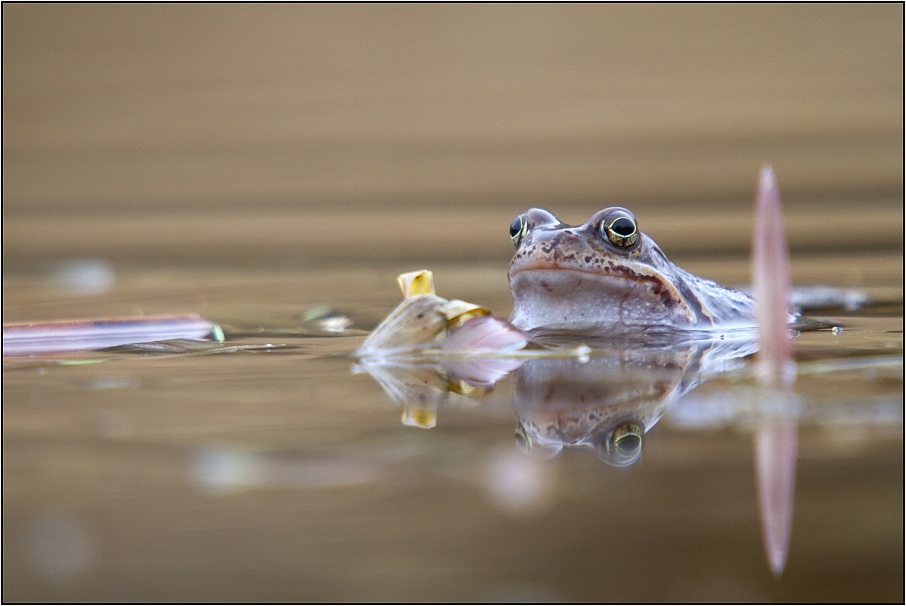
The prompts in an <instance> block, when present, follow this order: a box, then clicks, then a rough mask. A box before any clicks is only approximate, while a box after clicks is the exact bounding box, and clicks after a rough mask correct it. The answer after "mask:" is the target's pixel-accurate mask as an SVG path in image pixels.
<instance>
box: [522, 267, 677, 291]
mask: <svg viewBox="0 0 906 606" xmlns="http://www.w3.org/2000/svg"><path fill="white" fill-rule="evenodd" d="M607 269H608V271H606V272H604V271H595V270H589V269H585V268H573V267H569V268H567V267H556V266H550V265H530V266H528V267H521V268H519V269H517V270H516V271H513V272H510V274H509V279H510V283H511V284H512V283H513V280H514V279H515V278H517V277H520V278H521V279H522V280H531V279H532V278H537V280H538V283H539V285H540V286H541V287H543V288H544V289H545V290H547V291H548V292H554V290H561V289H562V290H567V289H568V290H570V291H572V292H574V291H575V289H577V288H580V287H581V286H582V285H583V280H584V279H589V280H590V281H591V283H593V284H594V285H595V286H596V287H601V286H603V287H605V289H607V290H610V288H607V287H608V286H609V287H611V288H613V287H617V288H620V287H632V286H636V285H638V284H642V283H646V282H647V283H654V284H655V285H656V286H660V285H663V284H665V281H664V280H662V279H658V278H657V277H655V276H649V275H645V274H640V273H638V272H636V271H633V270H631V269H625V268H620V267H611V268H607ZM558 282H559V283H560V284H557V283H558ZM564 283H568V284H569V286H568V287H567V285H566V284H564ZM552 285H556V286H552ZM620 289H621V290H622V288H620ZM671 289H672V287H671ZM677 294H679V293H677Z"/></svg>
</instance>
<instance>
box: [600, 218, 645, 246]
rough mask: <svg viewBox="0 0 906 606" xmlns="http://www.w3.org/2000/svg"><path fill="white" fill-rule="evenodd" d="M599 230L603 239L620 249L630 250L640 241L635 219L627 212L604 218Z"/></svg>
mask: <svg viewBox="0 0 906 606" xmlns="http://www.w3.org/2000/svg"><path fill="white" fill-rule="evenodd" d="M598 229H599V230H600V232H601V237H602V238H604V239H605V240H607V241H608V242H610V243H611V244H613V245H614V246H619V247H620V248H629V247H631V246H633V245H634V244H635V243H636V242H638V241H639V227H638V225H637V224H636V222H635V218H634V217H633V216H632V215H630V214H629V213H626V212H622V211H617V212H613V213H610V214H609V215H607V216H606V217H604V219H603V220H602V221H601V225H600V226H599V227H598Z"/></svg>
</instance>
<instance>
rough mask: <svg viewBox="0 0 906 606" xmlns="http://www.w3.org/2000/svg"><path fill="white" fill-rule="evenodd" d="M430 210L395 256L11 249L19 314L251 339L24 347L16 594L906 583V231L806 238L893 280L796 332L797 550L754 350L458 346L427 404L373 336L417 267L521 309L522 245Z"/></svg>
mask: <svg viewBox="0 0 906 606" xmlns="http://www.w3.org/2000/svg"><path fill="white" fill-rule="evenodd" d="M638 214H639V216H640V217H641V220H643V221H644V217H645V216H646V213H644V212H643V213H638ZM709 217H710V215H702V217H701V221H709V220H713V218H709ZM688 218H689V217H688V214H684V215H683V219H687V220H688ZM670 219H671V217H669V216H667V217H664V216H661V217H660V219H659V220H660V221H662V222H663V223H665V224H669V223H670ZM437 220H438V221H442V220H443V218H442V217H440V216H439V217H437ZM826 220H827V221H832V220H833V219H832V218H831V219H826ZM434 224H435V221H434V220H433V219H432V220H427V221H424V222H423V223H422V225H423V226H425V229H427V228H429V227H430V226H431V225H434ZM507 225H508V221H506V220H504V221H502V222H499V225H498V230H497V231H498V232H499V233H498V234H497V236H496V237H499V238H500V240H502V241H504V242H505V241H506V240H505V238H506V227H507ZM729 228H730V227H729V226H728V229H729ZM422 231H423V230H419V231H418V233H422ZM792 232H793V234H794V237H795V234H796V227H795V219H794V220H793V227H792ZM671 234H672V232H670V231H669V230H664V231H663V233H662V235H663V236H664V239H666V240H667V241H668V242H669V241H670V239H671ZM388 237H389V236H388ZM419 237H420V236H416V237H415V243H414V244H413V243H412V241H410V242H409V243H408V244H407V245H405V246H404V247H403V250H402V251H401V252H399V253H398V256H399V257H401V258H400V259H389V260H387V259H383V260H382V261H381V262H380V263H377V262H373V261H372V262H369V260H368V259H366V258H363V257H359V258H353V259H344V258H343V257H342V255H341V256H340V258H339V259H335V260H332V261H330V260H321V261H317V262H311V263H308V264H303V263H296V264H295V265H294V264H293V262H292V260H289V261H286V262H285V263H284V264H283V266H280V265H279V264H277V266H276V267H273V266H267V265H266V264H258V265H256V264H255V263H254V262H253V261H252V262H248V263H245V264H243V263H238V262H235V263H224V264H221V265H217V264H213V263H209V264H207V265H204V264H200V265H194V266H188V265H175V264H167V263H163V262H161V261H160V260H159V259H158V260H155V262H153V263H152V262H145V263H142V261H141V259H140V258H139V259H132V260H125V261H123V262H118V263H111V262H108V261H104V260H103V259H102V258H91V259H81V260H72V259H70V260H69V261H67V262H62V261H60V262H57V263H55V264H54V263H49V264H45V265H42V266H40V267H38V266H35V267H20V268H14V271H7V272H5V273H4V277H3V287H4V302H3V304H4V321H7V322H9V321H25V320H50V319H62V318H70V317H102V316H104V315H124V314H127V313H128V314H143V313H147V314H151V313H185V312H196V313H200V314H201V315H202V316H204V317H205V318H207V319H209V320H211V321H213V322H217V323H218V324H220V325H221V326H222V327H223V329H224V331H225V333H226V342H225V343H224V346H223V347H220V348H213V349H204V348H202V349H192V350H190V351H185V350H180V349H179V348H171V349H161V350H150V349H147V348H145V349H140V350H124V349H117V350H106V351H102V352H83V353H78V354H70V355H65V356H47V357H38V358H28V359H25V358H18V359H15V358H6V359H4V369H3V420H4V422H3V482H4V484H3V488H4V491H3V562H4V563H3V591H4V598H6V599H9V600H13V601H31V600H37V601H54V600H64V601H79V600H91V601H96V600H100V601H103V600H114V601H130V600H141V601H164V600H178V601H185V600H214V601H230V600H241V601H246V600H268V601H274V600H291V601H322V600H351V601H376V600H390V601H399V600H452V601H461V600H478V601H506V600H516V601H585V600H589V601H633V600H643V601H660V600H667V601H673V600H679V601H708V600H717V601H726V600H741V601H773V600H781V601H789V600H806V601H812V600H814V601H822V600H826V601H844V602H848V601H857V602H858V601H899V600H901V599H902V596H903V578H902V571H903V533H904V529H903V374H902V373H903V366H902V347H903V341H902V334H903V333H902V330H903V316H902V285H901V278H902V255H901V253H900V252H899V251H898V250H897V249H896V248H892V247H891V248H885V249H883V250H880V251H877V250H875V251H861V250H856V251H851V252H849V253H848V254H842V253H840V254H828V253H827V252H826V251H818V252H814V253H809V252H808V251H801V252H800V253H799V254H794V264H793V279H794V282H796V283H799V284H802V283H805V284H831V285H836V286H843V287H857V288H859V289H861V292H862V293H863V294H865V295H866V296H867V297H868V298H869V303H868V304H867V305H865V306H863V307H861V308H859V309H844V308H841V307H837V308H832V309H826V310H819V311H817V312H814V313H813V316H814V317H815V318H817V319H821V320H826V321H830V322H832V323H835V324H839V325H841V326H843V330H842V332H839V331H836V334H835V332H832V331H829V330H823V331H815V332H807V333H803V334H802V335H800V336H799V337H798V338H797V339H796V357H797V363H798V365H799V370H800V376H799V379H798V382H797V385H796V394H797V397H798V400H797V404H796V406H795V407H794V408H793V409H791V412H790V411H787V412H788V413H789V414H788V418H789V419H792V420H793V423H794V424H796V425H798V432H799V433H798V457H797V472H796V485H795V502H794V508H793V522H792V532H791V537H790V545H789V557H788V562H787V565H786V569H785V570H784V572H783V574H782V575H781V576H779V577H775V576H774V575H772V573H771V570H770V567H769V565H768V562H767V558H766V555H765V547H764V545H763V541H762V537H761V522H760V518H759V506H758V490H757V483H756V467H755V462H754V434H755V432H756V430H755V427H756V426H757V414H756V413H755V412H754V409H753V406H752V404H751V398H750V394H751V391H752V382H751V380H750V379H749V378H748V375H747V374H746V373H747V370H746V369H750V367H751V360H752V358H751V356H748V357H745V355H744V354H745V353H746V352H742V354H740V355H739V356H736V357H735V358H734V356H729V357H730V358H734V359H735V362H734V363H733V364H723V365H721V364H718V365H717V366H712V367H707V368H705V364H704V363H703V362H702V354H701V352H700V351H699V350H696V349H695V348H694V347H691V348H686V349H683V348H674V349H672V350H666V349H661V350H658V351H654V352H651V351H649V352H647V353H645V352H642V353H637V354H636V355H634V357H629V358H627V357H625V356H624V357H623V358H622V359H621V360H620V361H618V362H616V363H615V362H614V361H613V360H614V359H613V358H610V359H608V358H606V357H603V356H597V357H596V356H592V357H591V358H590V359H589V360H587V361H577V360H575V359H573V360H568V361H564V360H558V361H552V360H530V361H528V362H527V363H526V364H525V365H523V366H522V367H520V368H518V369H517V370H515V372H514V373H511V374H508V375H506V373H505V372H501V373H500V374H501V375H506V376H504V377H503V378H502V379H501V380H500V381H499V382H498V383H497V384H496V385H490V384H489V385H484V386H482V387H481V388H480V389H465V390H464V389H462V388H461V385H460V388H459V389H454V391H449V389H448V388H449V386H450V385H452V384H453V381H452V380H451V379H450V376H449V375H450V373H440V374H438V372H436V370H435V369H434V368H433V367H431V366H429V367H427V368H424V369H421V370H420V371H418V372H419V373H421V374H417V377H416V379H414V381H415V382H416V383H419V382H421V383H420V384H421V386H422V388H423V389H421V391H418V390H416V391H415V392H410V395H411V394H412V393H415V394H416V396H417V397H415V398H414V399H413V400H411V401H409V402H401V401H400V400H399V399H394V398H393V397H391V396H390V395H389V394H388V392H386V391H385V390H384V389H382V387H381V385H380V384H379V382H377V381H375V380H374V378H372V376H371V375H369V374H368V372H363V371H365V370H367V369H366V368H363V367H362V365H361V364H359V363H357V361H356V360H355V359H353V358H352V356H351V354H352V352H353V351H354V350H355V349H356V348H357V347H358V345H360V344H361V342H362V341H363V339H364V336H365V335H366V334H367V332H368V331H369V330H371V329H372V328H374V326H375V325H376V324H377V323H378V322H379V321H380V319H381V318H382V317H383V316H384V315H386V314H387V313H388V312H389V311H390V310H391V309H392V308H393V307H394V306H395V305H396V304H397V303H398V301H399V298H400V295H399V291H398V288H397V286H396V284H395V278H396V275H397V274H398V273H400V272H402V271H408V270H414V269H420V268H421V266H422V264H423V263H430V267H429V268H430V269H432V270H433V271H434V275H435V280H436V284H437V290H438V294H440V295H442V296H445V297H450V298H461V299H464V300H467V301H473V302H476V303H480V304H483V305H486V306H488V307H491V308H492V309H494V310H495V311H496V312H497V313H498V314H499V315H502V316H506V315H507V314H508V312H509V308H510V301H509V293H508V288H507V283H506V265H507V263H508V258H507V256H506V253H504V255H501V256H500V258H499V259H498V260H488V259H487V258H485V257H481V258H479V259H478V260H476V259H473V258H470V257H469V253H468V252H464V253H463V254H461V255H459V256H456V255H454V254H452V253H450V254H446V257H447V258H445V259H444V258H438V257H437V254H436V253H434V255H435V256H430V255H429V256H419V254H417V252H413V251H412V249H413V248H415V249H417V248H419V247H420V246H421V243H420V240H419ZM444 237H445V238H449V239H451V240H455V237H454V236H450V235H446V236H444ZM655 237H656V239H659V238H657V235H656V236H655ZM487 245H488V246H496V245H497V243H496V242H494V244H493V245H492V244H491V241H490V239H488V241H487ZM366 246H367V245H366ZM469 246H470V250H471V247H472V246H473V243H472V242H470V243H469ZM665 248H667V247H665ZM674 248H675V249H678V252H677V254H673V252H674V251H673V250H671V249H670V248H667V253H668V255H671V257H672V258H674V260H677V261H678V262H680V263H681V264H682V265H683V266H684V267H686V268H687V269H689V270H691V271H693V272H696V273H699V274H703V275H706V276H708V277H711V278H714V279H717V280H719V281H721V282H724V283H727V284H731V285H738V284H744V283H745V282H746V281H747V280H748V271H749V268H748V260H747V257H746V255H745V252H744V250H745V244H744V243H740V245H739V251H740V252H739V254H735V255H734V254H724V255H707V254H705V255H702V254H697V255H696V254H693V253H690V252H687V254H686V255H685V256H683V249H682V247H681V246H675V247H674ZM424 250H428V247H425V248H424ZM494 250H496V249H494ZM442 256H443V255H442ZM423 259H427V261H423ZM698 371H702V372H701V373H699V374H698V375H694V373H696V372H698ZM704 371H707V372H704ZM693 375H694V376H693ZM690 377H691V378H690ZM410 378H411V377H410ZM384 379H385V380H386V377H384ZM602 379H603V381H602ZM692 379H694V380H692ZM699 380H701V381H702V383H701V384H700V385H698V386H697V387H693V385H692V384H693V383H696V382H698V381H699ZM410 383H411V381H410ZM457 392H458V393H457ZM539 394H542V395H540V396H539ZM604 401H607V402H609V404H607V405H606V406H605V405H601V404H600V403H601V402H604ZM615 401H616V402H618V404H616V405H614V404H613V402H615ZM608 415H610V416H608ZM618 418H619V419H625V418H631V419H634V420H637V421H639V422H640V423H642V424H643V425H644V426H645V429H647V430H648V431H647V433H645V434H644V438H643V441H642V446H643V448H641V450H640V451H639V452H637V453H630V454H631V455H632V456H630V457H628V458H630V459H633V460H634V459H635V458H636V456H637V460H635V461H634V462H632V463H631V464H628V465H622V466H620V465H614V464H613V463H614V462H617V463H627V462H629V461H628V460H617V461H614V457H615V456H616V457H617V459H619V456H620V453H619V452H616V453H614V452H608V451H607V439H606V437H605V438H604V439H603V440H602V439H598V440H597V441H596V439H595V437H594V434H595V431H596V430H594V427H596V426H600V427H605V428H607V427H610V428H612V427H613V423H612V421H613V420H614V419H617V420H619V419H618ZM602 419H603V421H602ZM428 421H430V422H428ZM419 423H421V424H422V425H431V424H433V425H434V427H432V428H430V429H426V428H423V427H419V426H417V425H418V424H419ZM586 435H587V436H590V437H588V439H586V440H584V446H582V445H579V446H570V445H568V444H570V443H576V442H582V440H580V439H578V437H581V436H586ZM577 436H578V437H577ZM527 440H528V441H530V442H532V444H533V447H530V448H526V441H527ZM564 444H567V445H566V446H564ZM526 450H528V451H530V452H529V453H528V454H527V453H526V452H524V451H526ZM624 459H626V457H624Z"/></svg>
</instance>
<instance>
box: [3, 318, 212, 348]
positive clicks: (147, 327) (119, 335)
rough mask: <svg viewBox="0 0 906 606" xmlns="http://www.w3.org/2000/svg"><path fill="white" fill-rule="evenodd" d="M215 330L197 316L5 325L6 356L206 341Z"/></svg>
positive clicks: (4, 343) (4, 346)
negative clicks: (159, 342)
mask: <svg viewBox="0 0 906 606" xmlns="http://www.w3.org/2000/svg"><path fill="white" fill-rule="evenodd" d="M214 331H215V325H214V324H211V323H210V322H208V321H207V320H205V319H203V318H201V317H200V316H197V315H194V314H192V315H184V316H141V317H136V318H107V319H102V320H63V321H57V322H33V323H27V324H4V325H3V355H4V356H34V355H46V354H50V353H62V352H67V351H79V350H86V349H103V348H105V347H116V346H119V345H131V344H134V343H152V342H154V341H167V340H170V339H206V338H209V337H211V336H212V333H213V332H214Z"/></svg>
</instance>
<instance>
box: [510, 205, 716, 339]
mask: <svg viewBox="0 0 906 606" xmlns="http://www.w3.org/2000/svg"><path fill="white" fill-rule="evenodd" d="M510 237H511V238H512V241H513V244H514V245H515V246H516V254H515V255H514V256H513V260H512V262H511V263H510V271H509V280H510V291H511V293H512V296H513V314H512V316H511V318H510V321H511V322H512V323H513V324H515V325H516V326H518V327H519V328H521V329H523V330H530V329H532V328H536V327H539V326H546V327H562V328H576V327H582V326H595V327H598V328H607V327H615V328H616V327H618V328H626V327H637V326H691V325H695V324H697V323H699V322H700V321H701V320H702V313H701V311H702V310H701V309H699V308H698V305H697V300H696V298H695V297H694V296H690V295H691V294H692V293H691V287H690V285H689V284H688V282H687V277H688V276H690V274H687V273H686V272H684V271H683V270H681V269H679V268H678V267H676V266H675V265H673V264H672V263H671V262H670V261H669V260H668V259H667V257H666V256H665V255H664V253H663V252H662V251H661V249H660V248H659V247H658V245H657V244H655V242H654V241H653V240H651V239H650V238H649V237H648V236H646V235H645V234H643V233H642V232H641V231H640V230H639V224H638V221H636V218H635V216H634V215H633V214H632V213H631V212H629V211H628V210H626V209H625V208H620V207H610V208H605V209H604V210H601V211H599V212H597V213H595V214H594V215H592V216H591V218H590V219H589V220H588V221H586V222H585V223H582V224H581V225H576V226H571V225H566V224H565V223H563V222H561V221H560V220H559V219H557V217H555V216H554V215H552V214H551V213H549V212H548V211H546V210H543V209H540V208H532V209H531V210H529V211H528V212H525V213H523V214H521V215H519V216H518V217H516V219H515V220H514V221H513V223H512V225H510Z"/></svg>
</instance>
